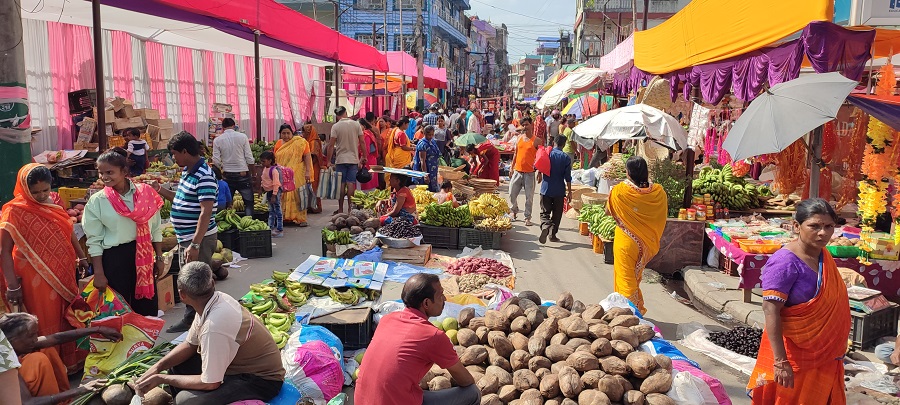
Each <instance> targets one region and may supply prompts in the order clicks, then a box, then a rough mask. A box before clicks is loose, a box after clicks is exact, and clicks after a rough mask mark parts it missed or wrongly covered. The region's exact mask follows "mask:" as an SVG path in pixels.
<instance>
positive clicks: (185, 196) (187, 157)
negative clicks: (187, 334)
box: [154, 131, 219, 333]
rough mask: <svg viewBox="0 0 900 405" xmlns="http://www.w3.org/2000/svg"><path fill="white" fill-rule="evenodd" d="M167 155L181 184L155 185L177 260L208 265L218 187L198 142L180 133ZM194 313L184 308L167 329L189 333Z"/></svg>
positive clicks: (213, 246)
mask: <svg viewBox="0 0 900 405" xmlns="http://www.w3.org/2000/svg"><path fill="white" fill-rule="evenodd" d="M168 146H169V152H171V153H172V157H173V158H174V159H175V164H177V165H178V166H181V167H182V168H183V171H182V172H181V181H179V183H178V189H177V190H176V191H174V192H173V191H169V190H166V189H164V188H160V187H159V185H158V184H157V185H155V186H154V189H156V191H157V192H158V193H159V195H161V196H162V197H163V198H165V199H167V200H170V201H172V211H171V214H170V218H171V221H172V226H173V227H174V228H175V235H176V236H177V237H178V244H179V245H180V247H179V249H178V257H179V261H180V263H181V265H184V263H190V262H194V261H200V262H203V263H206V264H209V263H210V261H211V260H212V255H213V253H215V250H216V239H217V237H218V231H219V229H218V227H217V226H216V219H215V218H214V217H213V212H214V211H215V206H216V201H217V197H218V188H219V184H218V181H217V180H216V176H215V174H214V173H213V171H212V169H211V168H210V167H209V165H208V164H206V159H204V158H202V157H200V141H198V140H197V139H196V138H194V136H193V135H191V134H190V133H188V132H185V131H182V132H180V133H179V134H178V135H175V136H174V137H173V138H172V139H171V140H170V141H169V145H168ZM195 313H196V312H195V311H194V309H193V308H191V307H190V306H187V307H186V308H185V312H184V319H182V320H181V322H179V323H178V324H176V325H173V326H171V327H170V328H169V329H167V330H166V332H168V333H180V332H184V331H186V330H188V328H190V326H191V323H193V322H194V314H195Z"/></svg>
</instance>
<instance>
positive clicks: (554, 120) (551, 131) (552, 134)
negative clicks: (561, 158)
mask: <svg viewBox="0 0 900 405" xmlns="http://www.w3.org/2000/svg"><path fill="white" fill-rule="evenodd" d="M561 118H562V117H561V116H560V115H559V110H553V112H552V113H550V116H549V117H547V134H548V135H549V138H550V139H549V140H550V144H551V145H553V142H555V141H554V139H556V137H557V136H559V126H560V124H562V123H563V122H562V121H561V120H560V119H561Z"/></svg>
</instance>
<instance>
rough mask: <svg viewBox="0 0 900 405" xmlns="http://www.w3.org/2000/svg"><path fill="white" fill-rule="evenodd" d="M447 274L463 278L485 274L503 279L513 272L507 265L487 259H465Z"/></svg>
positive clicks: (452, 265) (452, 266)
mask: <svg viewBox="0 0 900 405" xmlns="http://www.w3.org/2000/svg"><path fill="white" fill-rule="evenodd" d="M447 273H450V274H453V275H457V276H462V275H466V274H484V275H486V276H488V277H493V278H496V279H502V278H505V277H509V276H511V275H512V270H511V269H510V268H509V267H507V266H506V265H505V264H503V263H500V262H498V261H496V260H494V259H488V258H486V257H464V258H462V259H459V260H457V261H455V262H453V263H452V264H450V266H449V267H447Z"/></svg>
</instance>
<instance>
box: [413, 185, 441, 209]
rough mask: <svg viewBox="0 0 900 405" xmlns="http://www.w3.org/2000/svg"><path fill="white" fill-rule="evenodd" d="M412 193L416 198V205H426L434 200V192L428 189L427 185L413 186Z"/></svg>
mask: <svg viewBox="0 0 900 405" xmlns="http://www.w3.org/2000/svg"><path fill="white" fill-rule="evenodd" d="M411 191H412V195H413V198H415V199H416V205H428V204H431V203H433V202H435V199H434V193H432V192H430V191H428V186H415V187H413V189H412V190H411Z"/></svg>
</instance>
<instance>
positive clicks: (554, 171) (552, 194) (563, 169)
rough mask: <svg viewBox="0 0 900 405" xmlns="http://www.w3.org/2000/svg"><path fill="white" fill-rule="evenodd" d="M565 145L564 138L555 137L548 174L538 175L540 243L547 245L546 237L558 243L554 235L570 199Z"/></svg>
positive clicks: (570, 192)
mask: <svg viewBox="0 0 900 405" xmlns="http://www.w3.org/2000/svg"><path fill="white" fill-rule="evenodd" d="M565 144H566V137H565V136H562V135H561V136H558V137H556V147H555V148H553V150H552V151H550V173H549V174H547V175H544V174H543V173H541V174H538V181H539V182H541V236H540V238H539V240H540V242H541V243H547V235H550V241H551V242H559V238H558V237H557V236H556V234H557V232H559V223H560V221H562V215H563V207H564V206H565V203H566V199H570V200H571V199H572V159H571V158H569V156H568V155H566V154H565V153H564V152H563V151H562V148H563V146H565Z"/></svg>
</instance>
